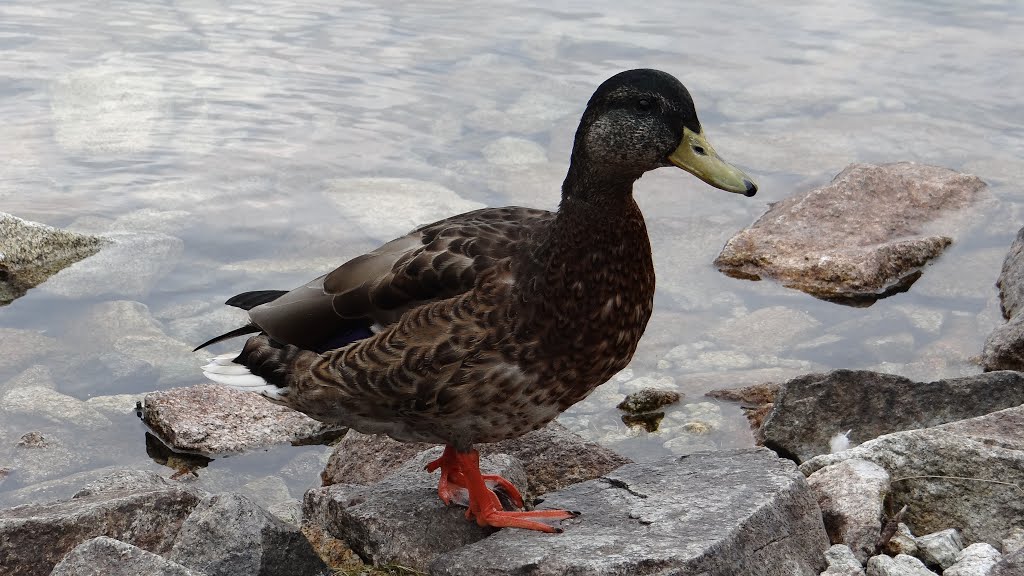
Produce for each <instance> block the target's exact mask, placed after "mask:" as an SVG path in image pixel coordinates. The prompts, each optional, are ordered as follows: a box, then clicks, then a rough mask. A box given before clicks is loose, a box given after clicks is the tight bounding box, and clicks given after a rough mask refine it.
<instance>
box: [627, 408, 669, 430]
mask: <svg viewBox="0 0 1024 576" xmlns="http://www.w3.org/2000/svg"><path fill="white" fill-rule="evenodd" d="M664 419H665V413H664V412H644V413H642V414H623V415H622V423H623V424H625V425H626V426H628V427H630V428H642V429H644V430H646V431H647V432H649V433H653V432H657V431H658V427H659V426H661V421H662V420H664Z"/></svg>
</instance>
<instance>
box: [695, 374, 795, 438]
mask: <svg viewBox="0 0 1024 576" xmlns="http://www.w3.org/2000/svg"><path fill="white" fill-rule="evenodd" d="M779 388H781V386H779V385H778V384H775V383H773V382H766V383H764V384H752V385H750V386H743V387H741V388H723V389H718V390H712V391H710V392H708V393H707V394H705V396H708V397H710V398H715V399H717V400H727V401H729V402H740V403H741V404H740V409H742V410H743V415H744V416H746V418H747V422H749V423H750V428H751V429H753V430H760V428H761V426H762V425H763V424H764V420H765V418H767V417H768V415H769V414H771V412H772V408H774V407H775V396H776V395H777V394H778V393H779Z"/></svg>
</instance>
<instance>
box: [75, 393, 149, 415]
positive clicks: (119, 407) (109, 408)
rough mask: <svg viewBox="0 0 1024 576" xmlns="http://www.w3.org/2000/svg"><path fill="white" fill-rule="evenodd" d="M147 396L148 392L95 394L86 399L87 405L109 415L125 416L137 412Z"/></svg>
mask: <svg viewBox="0 0 1024 576" xmlns="http://www.w3.org/2000/svg"><path fill="white" fill-rule="evenodd" d="M145 398H146V394H112V395H110V396H93V397H92V398H89V399H88V400H86V401H85V405H86V406H88V407H90V408H92V409H93V410H97V411H99V412H101V413H103V414H106V415H107V416H115V417H120V416H125V415H128V414H131V413H132V412H135V409H136V407H137V406H138V405H139V404H141V403H142V401H143V400H144V399H145Z"/></svg>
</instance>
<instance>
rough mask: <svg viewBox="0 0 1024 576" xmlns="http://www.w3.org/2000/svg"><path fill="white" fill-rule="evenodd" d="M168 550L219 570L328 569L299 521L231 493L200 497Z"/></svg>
mask: <svg viewBox="0 0 1024 576" xmlns="http://www.w3.org/2000/svg"><path fill="white" fill-rule="evenodd" d="M166 556H167V558H168V559H169V560H173V561H175V562H178V563H179V564H182V565H183V566H187V567H188V568H191V569H193V570H196V571H198V572H203V573H206V574H211V575H212V574H216V575H217V576H257V575H259V576H274V575H277V574H290V575H295V576H304V575H319V574H322V573H324V572H325V571H326V569H327V567H326V566H325V565H324V563H323V561H322V560H320V558H319V557H318V556H317V555H316V553H315V552H314V551H313V548H312V546H310V544H309V541H308V540H306V537H305V536H303V535H302V533H301V532H299V529H298V527H296V526H294V525H292V524H287V523H285V522H283V521H281V520H280V519H278V518H277V517H276V516H274V515H272V514H270V513H269V512H267V511H266V510H263V509H262V508H260V507H259V506H257V505H256V504H255V503H253V502H252V501H251V500H249V499H248V498H246V497H245V496H242V495H240V494H230V493H229V494H216V495H212V496H207V497H206V498H204V499H203V500H202V502H200V503H199V504H198V505H197V506H196V507H195V510H193V511H192V514H191V515H190V516H189V517H188V519H186V520H185V523H184V524H182V525H181V530H180V531H179V532H178V537H177V539H175V541H174V546H173V547H172V548H171V550H170V552H169V553H168V554H167V555H166Z"/></svg>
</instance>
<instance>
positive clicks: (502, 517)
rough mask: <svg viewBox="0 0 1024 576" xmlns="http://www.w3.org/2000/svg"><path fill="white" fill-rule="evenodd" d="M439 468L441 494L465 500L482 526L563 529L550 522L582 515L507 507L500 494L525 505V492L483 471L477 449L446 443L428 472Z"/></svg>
mask: <svg viewBox="0 0 1024 576" xmlns="http://www.w3.org/2000/svg"><path fill="white" fill-rule="evenodd" d="M438 468H440V469H441V479H440V481H438V483H437V494H438V496H440V497H441V500H442V501H444V503H445V504H451V502H452V501H456V502H461V501H465V505H466V506H467V510H466V518H470V519H476V523H477V524H479V525H480V526H493V527H495V528H524V529H526V530H538V531H540V532H561V531H562V529H561V528H558V527H557V526H555V525H553V524H550V522H558V521H560V520H566V519H568V518H575V517H576V516H579V512H571V511H568V510H526V511H521V510H514V511H507V510H506V509H505V507H504V506H502V499H500V496H507V500H508V501H509V504H510V505H511V506H512V507H514V508H518V509H522V508H523V507H524V505H523V497H522V495H520V494H519V490H517V489H516V487H515V486H513V485H512V483H511V482H509V481H508V480H506V479H504V478H502V477H501V476H497V475H494V474H481V473H480V454H479V453H478V452H477V451H476V450H470V451H468V452H458V451H456V450H455V448H453V447H451V446H445V448H444V453H443V454H442V455H441V457H440V458H438V459H437V460H434V461H433V462H431V463H429V464H427V466H426V469H427V471H428V472H433V471H434V470H437V469H438Z"/></svg>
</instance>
